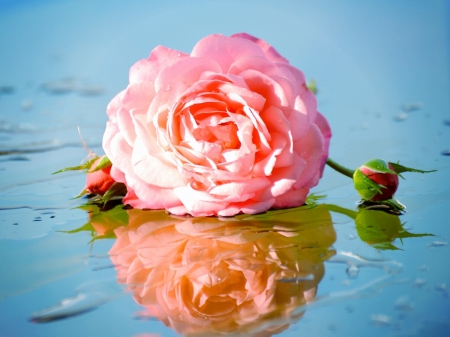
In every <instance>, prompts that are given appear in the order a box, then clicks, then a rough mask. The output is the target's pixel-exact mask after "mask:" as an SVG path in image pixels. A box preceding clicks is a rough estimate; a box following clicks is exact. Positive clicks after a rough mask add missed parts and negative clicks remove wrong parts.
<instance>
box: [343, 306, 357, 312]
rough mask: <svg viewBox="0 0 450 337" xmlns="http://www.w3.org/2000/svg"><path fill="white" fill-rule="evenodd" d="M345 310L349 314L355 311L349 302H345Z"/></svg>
mask: <svg viewBox="0 0 450 337" xmlns="http://www.w3.org/2000/svg"><path fill="white" fill-rule="evenodd" d="M344 309H345V311H347V313H349V314H351V313H352V312H354V311H355V308H354V307H353V306H352V305H350V304H347V305H346V306H345V308H344Z"/></svg>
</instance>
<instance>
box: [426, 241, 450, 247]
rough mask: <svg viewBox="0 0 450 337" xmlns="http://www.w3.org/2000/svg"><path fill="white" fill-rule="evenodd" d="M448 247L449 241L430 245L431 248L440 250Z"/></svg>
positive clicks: (435, 242) (434, 242)
mask: <svg viewBox="0 0 450 337" xmlns="http://www.w3.org/2000/svg"><path fill="white" fill-rule="evenodd" d="M447 245H448V242H447V241H433V242H432V243H430V244H429V245H428V247H429V248H439V247H445V246H447Z"/></svg>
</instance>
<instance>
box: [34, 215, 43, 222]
mask: <svg viewBox="0 0 450 337" xmlns="http://www.w3.org/2000/svg"><path fill="white" fill-rule="evenodd" d="M33 221H42V219H41V217H40V216H37V217H35V218H34V219H33Z"/></svg>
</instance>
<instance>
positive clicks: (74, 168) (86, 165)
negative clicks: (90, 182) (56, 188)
mask: <svg viewBox="0 0 450 337" xmlns="http://www.w3.org/2000/svg"><path fill="white" fill-rule="evenodd" d="M98 158H99V157H98V156H97V157H95V158H92V159H90V160H88V161H87V162H85V163H84V164H81V165H78V166H70V167H66V168H63V169H61V170H59V171H56V172H53V173H52V174H57V173H61V172H66V171H86V172H87V171H88V170H89V169H90V168H91V166H92V164H93V163H94V162H95V161H96V160H97V159H98Z"/></svg>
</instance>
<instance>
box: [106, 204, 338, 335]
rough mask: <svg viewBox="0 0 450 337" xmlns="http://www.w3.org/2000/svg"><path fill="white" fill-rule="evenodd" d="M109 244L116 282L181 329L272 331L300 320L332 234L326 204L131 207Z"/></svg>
mask: <svg viewBox="0 0 450 337" xmlns="http://www.w3.org/2000/svg"><path fill="white" fill-rule="evenodd" d="M127 212H128V216H129V225H128V226H126V227H119V228H116V229H115V230H114V232H115V234H116V235H117V241H116V242H115V243H114V245H113V247H112V248H111V250H110V255H111V260H112V261H113V263H114V265H115V266H116V269H117V272H118V280H119V282H120V283H123V284H126V285H127V287H128V288H129V289H130V290H131V291H132V292H133V296H134V299H135V300H136V302H137V303H139V304H140V305H142V306H143V307H145V309H146V310H145V311H144V312H143V313H141V315H143V316H149V317H156V318H157V319H159V320H161V321H162V322H164V323H165V324H166V325H167V326H169V327H171V328H173V329H175V330H176V331H177V332H178V333H181V334H183V335H212V334H229V333H240V334H244V335H254V334H257V333H259V334H261V335H266V336H271V335H273V334H276V333H279V332H281V331H283V330H284V329H286V328H287V327H288V326H289V324H290V323H291V322H292V321H295V320H298V319H299V318H300V317H301V315H302V313H301V311H302V310H301V309H300V310H299V309H298V308H299V307H301V306H302V305H304V304H307V303H309V302H310V301H312V300H313V299H314V297H315V295H316V292H317V287H318V284H319V282H320V280H321V279H322V277H323V275H324V265H323V262H324V261H325V260H326V259H328V258H329V257H330V256H331V255H333V254H334V251H333V250H332V249H331V248H330V246H331V245H332V244H333V242H334V241H335V239H336V234H335V231H334V229H333V226H332V222H331V217H330V214H329V212H328V210H327V208H326V206H325V205H321V206H317V207H314V208H312V209H304V208H297V209H290V210H283V211H274V212H268V213H266V214H263V215H256V216H243V217H240V218H239V217H235V218H226V219H218V218H174V217H170V216H168V215H166V214H165V213H164V212H162V211H141V210H134V209H132V210H128V211H127Z"/></svg>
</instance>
